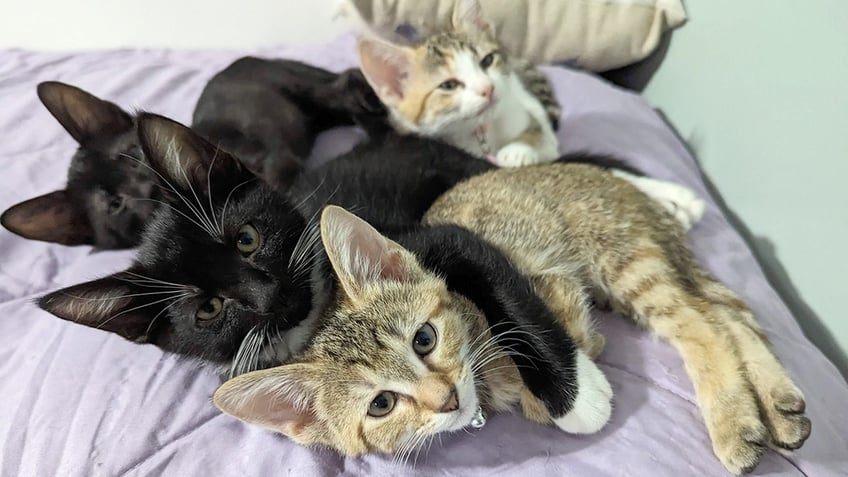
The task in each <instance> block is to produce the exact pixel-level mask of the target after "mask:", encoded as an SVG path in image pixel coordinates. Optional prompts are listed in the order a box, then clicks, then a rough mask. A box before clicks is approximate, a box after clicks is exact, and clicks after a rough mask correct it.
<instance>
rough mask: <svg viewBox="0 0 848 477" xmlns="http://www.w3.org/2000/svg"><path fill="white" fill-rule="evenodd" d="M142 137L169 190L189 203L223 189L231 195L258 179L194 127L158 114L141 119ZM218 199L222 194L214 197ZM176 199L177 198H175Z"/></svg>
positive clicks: (139, 119) (149, 157)
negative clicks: (247, 183) (238, 187)
mask: <svg viewBox="0 0 848 477" xmlns="http://www.w3.org/2000/svg"><path fill="white" fill-rule="evenodd" d="M138 138H139V142H140V143H141V148H142V150H143V151H144V155H145V158H146V159H147V160H148V162H150V165H151V167H152V168H153V170H154V171H156V174H157V176H158V178H159V180H160V181H162V182H163V186H164V188H165V189H170V188H172V187H173V188H175V189H176V190H177V192H179V193H180V194H182V195H183V197H184V198H186V199H187V200H189V201H195V200H196V199H195V196H196V195H204V196H207V197H208V196H209V194H210V188H212V189H213V190H212V192H213V193H214V192H215V191H216V190H218V189H220V190H221V191H223V193H225V194H226V193H229V192H230V191H231V190H233V188H234V187H236V186H237V185H239V184H241V183H243V182H244V181H246V180H250V179H254V178H255V176H254V175H253V174H251V173H250V171H249V170H248V169H247V168H246V167H244V166H243V165H242V164H241V163H240V162H239V160H238V159H236V158H235V157H233V156H232V155H230V154H229V153H226V152H224V151H223V150H221V149H220V148H218V147H216V146H214V145H212V144H210V143H209V142H208V141H206V140H205V139H203V138H202V137H200V135H198V134H197V133H195V132H194V131H192V130H191V128H189V127H186V126H183V125H182V124H180V123H178V122H176V121H174V120H171V119H168V118H166V117H163V116H159V115H157V114H150V113H142V114H140V115H139V116H138ZM213 195H214V196H216V197H217V196H218V194H213ZM171 199H172V200H176V198H171Z"/></svg>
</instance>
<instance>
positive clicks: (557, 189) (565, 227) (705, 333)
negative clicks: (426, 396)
mask: <svg viewBox="0 0 848 477" xmlns="http://www.w3.org/2000/svg"><path fill="white" fill-rule="evenodd" d="M425 222H426V223H427V224H429V227H444V226H445V225H444V224H456V225H459V226H462V227H465V228H466V229H468V230H470V231H472V232H474V233H476V234H478V236H479V237H480V238H482V239H484V240H486V241H488V242H489V243H491V244H493V245H494V246H496V247H497V248H499V249H500V250H501V251H503V252H504V253H505V254H506V255H507V256H508V257H509V259H510V261H511V262H512V263H514V264H515V266H516V267H517V268H518V269H520V270H521V271H522V272H523V273H525V274H526V275H527V276H528V277H529V278H530V280H531V281H532V282H533V284H534V289H535V290H536V292H537V293H539V294H540V296H542V297H543V298H544V299H545V301H546V302H547V304H548V306H549V307H550V308H551V309H552V310H553V311H554V312H555V314H556V316H557V317H558V318H559V319H560V320H561V324H562V325H563V326H564V327H565V328H567V329H568V331H569V335H570V336H571V337H573V338H574V339H575V341H576V343H577V344H578V345H579V346H580V347H581V348H582V349H583V350H584V352H585V353H586V354H587V355H589V356H593V357H594V356H597V355H598V354H599V353H600V352H601V350H602V349H603V346H604V340H603V337H602V336H601V335H600V334H598V333H597V332H596V331H594V330H593V329H592V324H591V318H590V315H589V307H588V303H589V302H590V296H591V297H593V298H595V299H597V300H599V301H605V302H609V303H610V304H611V305H612V306H613V307H614V308H615V309H617V310H619V311H621V312H622V313H624V314H626V315H628V316H631V317H633V318H634V319H635V320H636V321H637V322H639V323H641V324H643V325H644V326H647V327H648V328H649V329H651V330H652V331H653V332H655V333H656V334H657V335H658V336H660V337H663V338H665V339H667V340H669V341H670V342H671V344H672V345H673V346H675V347H676V348H677V349H678V350H679V351H680V353H681V355H682V356H683V359H684V362H685V365H686V369H687V372H688V373H689V375H690V377H691V378H692V380H693V383H694V385H695V390H696V393H697V396H698V403H699V405H700V406H701V409H702V411H703V413H704V417H705V420H706V424H707V429H708V431H709V434H710V437H711V439H712V441H713V449H714V451H715V453H716V455H717V456H718V457H719V459H720V460H721V462H722V463H723V464H724V465H725V467H726V468H727V469H728V470H729V471H731V472H734V473H741V472H746V471H750V470H751V469H753V468H754V467H755V466H756V465H757V463H758V462H759V461H760V459H761V457H762V455H763V453H764V450H765V448H766V446H767V445H768V446H771V447H772V448H774V449H776V450H778V451H780V452H790V451H791V450H793V449H797V448H799V447H801V446H802V445H803V443H804V441H805V440H806V439H807V437H809V434H810V421H809V419H808V418H807V417H806V416H805V415H804V408H805V404H804V398H803V394H802V393H801V391H800V390H799V389H798V388H797V387H796V386H795V384H794V383H793V382H792V380H791V379H790V378H789V376H788V375H787V373H786V370H785V369H784V368H783V367H782V366H781V365H780V363H779V362H778V361H777V359H776V358H775V356H774V355H773V354H772V352H771V351H770V349H769V342H768V339H767V338H766V336H765V334H764V333H763V331H762V329H761V328H760V327H759V326H758V325H757V323H756V322H755V320H754V317H753V316H752V314H751V311H750V309H748V307H747V306H745V304H744V303H742V301H740V299H739V298H738V297H737V296H736V295H735V294H734V293H733V292H731V291H730V290H728V289H727V288H726V287H724V286H723V285H721V284H720V283H718V282H717V281H716V280H714V279H713V278H711V277H710V276H709V275H708V274H707V273H706V272H704V271H703V270H701V269H700V268H699V267H698V266H697V264H696V263H695V261H694V259H693V257H692V254H691V252H690V250H689V248H688V246H687V244H686V238H685V234H684V232H683V230H682V229H681V227H680V225H679V224H678V222H677V221H675V220H674V219H673V217H672V216H671V215H670V214H668V212H667V211H665V210H664V209H663V208H661V207H658V206H657V205H656V204H655V203H654V202H652V201H651V200H648V198H647V197H646V196H645V195H644V194H642V193H640V192H639V191H638V190H637V189H636V188H634V187H633V186H632V185H631V184H629V183H628V182H627V181H624V180H621V179H620V178H617V177H615V175H613V174H611V173H609V172H607V171H604V170H602V169H599V168H597V167H594V166H590V165H582V164H548V165H543V166H534V167H527V168H521V169H502V170H498V171H493V172H489V173H486V174H483V175H480V176H477V177H474V178H471V179H468V180H467V181H464V182H463V183H461V184H459V185H457V186H455V187H454V188H452V189H451V190H450V191H448V192H447V193H445V194H444V195H442V197H441V198H440V199H439V200H437V201H436V202H435V203H434V205H433V206H432V207H431V208H430V210H429V212H428V213H427V215H426V217H425ZM439 224H442V225H439ZM424 231H426V229H423V230H422V232H421V233H424ZM398 256H400V257H402V258H403V260H402V261H403V263H404V265H405V266H407V267H409V268H410V269H416V268H415V266H416V265H415V260H414V259H409V258H408V255H405V254H400V255H394V256H393V255H389V254H384V255H383V257H382V258H381V259H379V260H381V261H383V262H386V261H389V262H390V263H394V262H393V261H394V260H398V258H396V257H398ZM417 258H418V259H419V260H420V259H421V256H420V255H418V256H417ZM360 260H361V257H360ZM372 260H373V259H372ZM378 263H380V262H379V261H378ZM436 271H437V272H438V270H436ZM367 292H368V293H367V295H362V296H361V297H360V296H358V295H357V296H354V297H350V296H343V297H342V298H341V301H340V303H339V310H340V311H339V312H337V313H336V315H335V316H334V317H333V318H332V320H330V321H329V322H328V323H329V326H331V327H332V328H333V329H332V330H328V329H326V328H325V329H323V330H322V333H324V334H325V335H328V334H329V335H331V336H348V337H350V336H358V337H359V338H360V339H362V340H373V339H374V338H373V337H372V336H373V335H369V334H368V333H362V332H361V331H360V332H356V331H355V330H356V329H357V328H358V327H360V328H364V329H376V330H380V329H382V327H385V326H389V325H386V324H385V323H390V324H395V325H394V326H395V327H397V326H404V328H403V329H410V327H412V328H415V327H416V326H419V327H420V326H421V322H422V320H429V321H430V322H431V323H433V322H438V323H440V324H441V323H447V322H450V321H451V320H453V321H459V320H460V319H461V318H460V317H459V316H458V315H457V309H462V307H463V306H464V305H463V304H462V303H461V302H460V301H458V300H457V299H456V298H455V297H447V296H445V294H443V293H441V292H440V291H439V289H438V288H437V287H436V286H435V285H434V282H433V281H432V279H428V280H423V279H420V280H409V281H406V282H403V283H402V285H398V284H397V283H394V282H392V281H391V280H382V281H380V282H379V283H377V285H375V286H371V287H369V288H368V289H367ZM397 323H400V324H397ZM457 326H459V325H457ZM468 326H469V327H470V328H471V329H470V331H468V332H466V334H465V337H464V338H463V339H460V340H459V343H463V340H464V343H465V346H464V347H463V346H462V345H461V344H460V345H457V344H456V343H457V338H456V336H455V335H454V333H457V332H456V331H455V328H454V329H452V330H451V331H447V332H441V333H440V332H439V330H437V332H436V333H435V337H436V338H435V342H436V344H435V347H436V349H438V347H439V346H447V349H445V350H442V352H443V353H446V354H448V355H451V356H460V357H461V356H466V357H467V353H469V352H471V353H474V351H470V349H473V348H474V346H475V345H477V343H476V342H475V341H474V340H475V339H477V338H478V335H477V334H475V331H476V330H474V329H473V326H470V325H468ZM460 329H461V328H460ZM493 331H495V332H497V330H493ZM446 333H447V334H448V335H447V336H444V335H445V334H446ZM401 336H402V337H401ZM376 337H377V339H379V340H381V342H382V343H383V346H386V347H389V348H390V349H392V350H400V349H403V348H409V347H410V343H409V338H408V336H407V335H399V334H397V333H395V334H393V335H392V334H388V335H382V334H377V335H376ZM481 339H483V338H481ZM348 342H349V339H348V340H346V341H339V342H338V343H335V346H334V343H331V342H329V341H327V342H325V341H323V340H321V339H316V340H315V341H314V345H312V346H314V347H316V351H315V352H310V351H308V350H307V351H306V353H305V354H304V358H303V359H302V360H301V359H298V360H296V361H295V362H294V363H293V364H289V365H285V366H282V367H279V368H276V369H272V370H267V371H263V372H260V373H255V374H249V375H244V376H242V377H240V378H239V379H238V380H234V381H231V382H229V383H226V384H225V385H224V386H222V387H221V388H220V389H219V391H218V392H217V393H216V396H215V402H216V403H217V404H218V405H219V406H220V407H221V408H222V409H224V410H225V411H227V412H229V413H232V414H234V415H236V416H237V417H239V418H241V419H244V420H247V421H249V422H254V423H258V424H260V425H262V426H265V427H268V428H272V429H274V430H277V431H280V432H283V433H284V434H288V435H293V434H296V435H294V437H295V439H298V440H299V441H300V442H307V443H308V442H309V439H310V438H312V437H313V436H314V435H318V436H323V435H326V431H327V429H359V427H357V426H358V425H359V424H360V423H361V424H362V425H363V427H362V429H364V434H362V435H358V434H338V433H337V434H333V436H334V439H335V440H333V441H332V442H331V443H330V444H329V445H331V446H333V447H335V448H337V449H340V450H342V451H343V452H349V451H348V449H355V448H359V449H368V450H383V449H393V450H398V449H401V450H405V449H406V447H404V445H414V444H416V443H418V444H420V443H421V439H420V437H421V436H422V435H424V436H427V435H429V434H431V433H432V432H434V431H438V430H442V428H440V427H438V426H433V425H432V423H431V420H430V415H431V413H430V412H429V411H428V410H427V409H423V408H417V407H415V406H413V405H411V404H410V402H409V400H408V399H407V396H408V395H409V389H410V388H409V386H414V385H416V384H418V383H419V381H418V378H417V377H415V376H413V375H409V374H408V373H402V372H401V371H400V370H399V369H398V368H393V367H385V366H382V367H379V366H373V367H372V366H369V365H368V363H371V362H375V363H377V362H380V361H379V359H380V358H379V353H380V352H382V351H378V349H379V348H377V347H371V348H370V351H367V350H368V349H369V348H366V347H365V346H361V345H348ZM440 343H441V344H440ZM445 343H448V345H445ZM472 343H473V344H472ZM415 344H416V342H415V341H413V343H412V346H413V347H414V346H415ZM496 349H497V348H493V349H491V350H489V351H487V352H486V353H493V354H492V355H493V356H496V355H497V354H496V353H495V350H496ZM327 350H332V352H333V353H334V354H329V355H328V354H324V353H322V351H327ZM364 350H366V351H364ZM407 355H408V356H409V358H408V359H410V360H414V355H413V354H412V353H409V352H407ZM472 355H473V354H472ZM479 357H480V354H479V353H478V354H477V355H476V358H475V359H474V360H471V361H476V360H477V359H478V358H479ZM348 358H350V359H351V360H350V361H347V359H348ZM455 359H458V358H455ZM310 360H314V361H310ZM372 360H373V361H372ZM484 361H485V360H484ZM508 362H509V360H508V359H506V358H502V359H501V363H508ZM492 366H495V367H499V366H498V365H495V364H492ZM326 368H330V369H332V370H333V372H334V373H335V374H334V375H335V376H348V377H350V380H347V379H345V380H338V379H336V380H329V381H327V382H324V383H322V386H321V387H316V386H315V383H314V381H313V380H314V379H315V376H316V373H320V371H319V370H321V369H326ZM481 371H482V372H481V373H480V374H479V375H476V376H475V385H476V387H477V391H478V394H479V398H480V400H481V401H484V402H485V400H486V399H490V398H491V397H492V396H498V394H497V390H500V389H503V392H504V393H506V395H509V396H511V402H512V403H514V402H515V401H516V400H520V403H521V406H522V409H523V411H524V413H525V414H526V415H527V416H528V417H530V418H531V419H534V420H539V421H542V422H549V421H550V419H549V418H548V416H547V415H546V414H545V413H544V412H542V411H544V409H539V407H538V406H535V405H533V400H532V399H525V397H526V396H525V394H520V393H519V392H518V389H519V388H518V387H517V386H516V383H515V381H514V380H512V379H511V377H510V376H511V375H510V372H509V371H507V370H506V369H505V368H500V369H499V370H498V371H497V372H495V371H494V370H491V369H490V370H488V372H487V368H486V367H485V366H484V367H483V369H482V370H481ZM362 378H366V379H364V380H363V379H362ZM581 386H582V383H581ZM435 389H440V388H438V387H436V388H435ZM580 389H582V387H581V388H580ZM366 390H367V391H369V392H370V393H371V394H370V395H369V394H368V393H365V391H366ZM281 391H285V393H281ZM384 391H385V392H386V393H384ZM579 392H582V391H579ZM360 393H363V394H360ZM369 396H370V399H371V400H368V399H366V398H367V397H369ZM578 396H579V394H578ZM330 402H332V406H334V407H333V408H330V407H329V406H330V405H329V404H328V403H330ZM472 402H473V398H472ZM460 404H462V400H461V399H460ZM250 405H254V406H255V407H251V406H250ZM393 405H394V409H397V410H399V411H400V413H399V415H400V416H402V417H398V418H397V419H394V418H391V416H392V406H393ZM340 409H344V410H345V411H340ZM537 411H538V412H537ZM375 413H377V414H376V415H379V416H382V417H375ZM387 417H388V418H389V419H387ZM293 423H294V424H295V425H292V424H293ZM363 439H364V440H363ZM373 442H382V443H384V444H382V446H381V447H376V446H372V447H369V446H368V444H369V443H373ZM385 442H388V443H389V444H385ZM315 443H322V442H321V441H320V440H319V441H315Z"/></svg>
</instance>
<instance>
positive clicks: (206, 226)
mask: <svg viewBox="0 0 848 477" xmlns="http://www.w3.org/2000/svg"><path fill="white" fill-rule="evenodd" d="M138 136H139V138H140V142H141V145H142V149H143V152H144V154H145V157H147V160H148V161H149V163H150V165H151V167H152V168H153V169H154V170H155V171H156V173H157V174H158V175H159V176H161V180H162V182H163V187H162V189H163V200H164V201H165V202H167V203H168V204H169V207H163V208H161V209H160V210H159V211H158V212H157V214H156V215H155V216H154V218H153V219H152V220H151V223H150V226H149V227H148V229H147V231H146V233H145V236H144V240H143V241H142V244H141V248H140V251H139V254H138V257H137V259H136V262H135V263H134V264H133V265H132V266H131V267H130V268H129V269H128V270H127V271H126V272H122V273H118V274H116V275H113V276H111V277H107V278H103V279H100V280H95V281H93V282H89V283H85V284H81V285H77V286H73V287H69V288H67V289H65V290H60V291H57V292H54V293H51V294H49V295H47V296H45V297H44V298H42V299H41V300H40V302H39V305H40V306H41V307H42V308H44V309H46V310H47V311H50V312H51V313H53V314H55V315H57V316H59V317H61V318H64V319H68V320H71V321H75V322H78V323H82V324H85V325H88V326H92V327H97V328H102V329H105V330H108V331H112V332H115V333H118V334H120V335H121V336H123V337H125V338H127V339H130V340H133V341H138V342H149V343H153V344H156V345H157V346H159V347H161V348H163V349H165V350H167V351H171V352H174V353H178V354H183V355H188V356H193V357H197V358H201V359H203V360H205V361H208V362H211V363H215V364H218V365H224V366H230V365H234V367H233V369H234V372H244V371H248V370H251V369H257V368H260V367H266V366H270V365H272V364H276V363H278V362H279V361H280V360H282V359H284V358H286V357H287V356H288V355H289V354H290V353H291V352H292V351H295V350H297V349H298V348H299V347H300V346H302V345H303V343H304V342H305V340H306V339H307V338H308V337H309V335H310V333H311V326H312V325H313V322H314V317H315V316H316V314H317V313H319V312H320V311H321V309H322V308H323V306H324V304H325V301H326V300H327V298H328V296H329V293H328V290H327V288H328V287H331V286H332V283H331V281H329V280H327V273H328V269H320V268H319V267H316V264H318V263H320V260H318V259H317V257H316V250H318V248H320V247H317V245H318V232H317V230H318V229H317V214H318V212H319V211H320V210H321V208H322V207H323V206H324V205H325V204H327V203H333V204H336V205H341V206H343V207H346V208H348V209H350V210H355V211H357V212H359V213H360V215H361V216H362V217H363V218H365V219H366V220H368V221H369V222H370V223H372V224H374V225H375V226H377V227H380V228H381V229H382V230H384V231H387V232H400V231H407V230H411V229H412V228H414V227H415V225H416V224H417V223H418V222H419V220H420V218H421V217H422V216H423V214H424V212H425V211H426V210H427V209H428V208H429V206H430V204H431V203H432V202H433V201H434V200H435V199H436V197H438V196H439V195H440V194H441V193H442V192H444V191H445V190H447V189H448V188H450V187H451V186H452V185H453V184H455V183H456V182H458V181H459V180H461V179H463V178H465V177H469V176H471V175H473V174H477V173H480V172H483V171H485V170H489V169H490V168H491V167H492V166H490V165H489V164H487V163H486V162H484V161H476V160H471V159H470V158H469V157H468V156H467V155H465V154H464V153H462V152H461V151H459V150H457V149H454V148H452V147H450V146H446V145H443V144H441V143H437V142H433V141H427V140H423V139H417V138H414V137H398V136H391V137H389V138H387V139H386V140H385V141H371V142H369V143H366V144H363V145H360V146H358V147H357V148H355V149H354V150H353V151H351V152H350V153H348V154H346V155H344V156H342V157H340V158H337V159H335V160H333V161H331V162H329V163H327V164H325V165H323V166H321V167H318V168H316V169H314V170H309V171H305V172H303V173H302V174H301V175H299V176H298V179H297V180H296V181H295V183H294V184H293V185H292V187H291V189H290V191H289V193H288V194H287V197H283V196H280V195H279V194H278V193H277V192H276V191H275V190H274V189H272V188H271V187H269V186H268V185H267V184H265V182H264V181H261V180H258V179H257V178H256V177H255V176H254V175H253V174H252V173H251V172H250V171H249V169H247V168H246V167H244V166H243V165H242V164H241V163H240V162H239V161H238V160H237V159H236V158H234V157H233V156H232V155H230V154H228V153H226V152H224V151H220V150H218V149H217V148H216V147H215V146H213V145H212V144H211V143H209V142H208V141H206V140H204V139H203V138H201V137H200V136H199V135H198V134H196V133H195V132H193V131H192V130H190V129H189V128H186V127H184V126H182V125H179V124H178V123H175V122H173V121H170V120H168V119H165V118H162V117H159V116H155V115H148V114H142V115H141V116H140V119H139V126H138ZM174 146H176V147H174ZM398 161H402V162H403V166H402V167H398ZM240 349H241V352H239V350H240Z"/></svg>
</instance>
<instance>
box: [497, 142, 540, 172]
mask: <svg viewBox="0 0 848 477" xmlns="http://www.w3.org/2000/svg"><path fill="white" fill-rule="evenodd" d="M540 162H542V161H541V158H540V157H539V153H538V152H536V150H535V149H533V148H532V147H530V146H528V145H527V144H524V143H523V142H513V143H510V144H507V145H506V146H504V147H502V148H501V149H500V150H499V151H498V153H497V155H496V156H495V164H497V165H498V166H500V167H521V166H529V165H531V164H538V163H540Z"/></svg>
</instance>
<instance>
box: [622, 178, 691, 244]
mask: <svg viewBox="0 0 848 477" xmlns="http://www.w3.org/2000/svg"><path fill="white" fill-rule="evenodd" d="M613 174H614V175H615V176H617V177H620V178H622V179H624V180H626V181H628V182H630V183H631V184H633V185H634V186H636V188H637V189H639V190H640V191H642V193H644V194H645V195H647V196H648V197H650V198H651V199H653V200H654V201H656V202H657V203H659V204H660V205H662V206H663V208H664V209H665V210H666V211H668V212H669V213H670V214H671V215H673V216H674V218H675V219H677V221H678V222H680V224H681V225H682V226H683V228H684V229H685V230H689V229H691V228H692V226H693V225H694V224H695V223H697V222H698V221H699V220H701V217H703V215H704V208H705V207H706V205H705V203H704V201H703V200H701V199H699V198H698V196H697V195H695V193H694V192H693V191H692V190H691V189H689V188H688V187H684V186H682V185H679V184H675V183H673V182H667V181H662V180H659V179H653V178H650V177H640V176H634V175H632V174H629V173H626V172H622V171H613Z"/></svg>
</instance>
